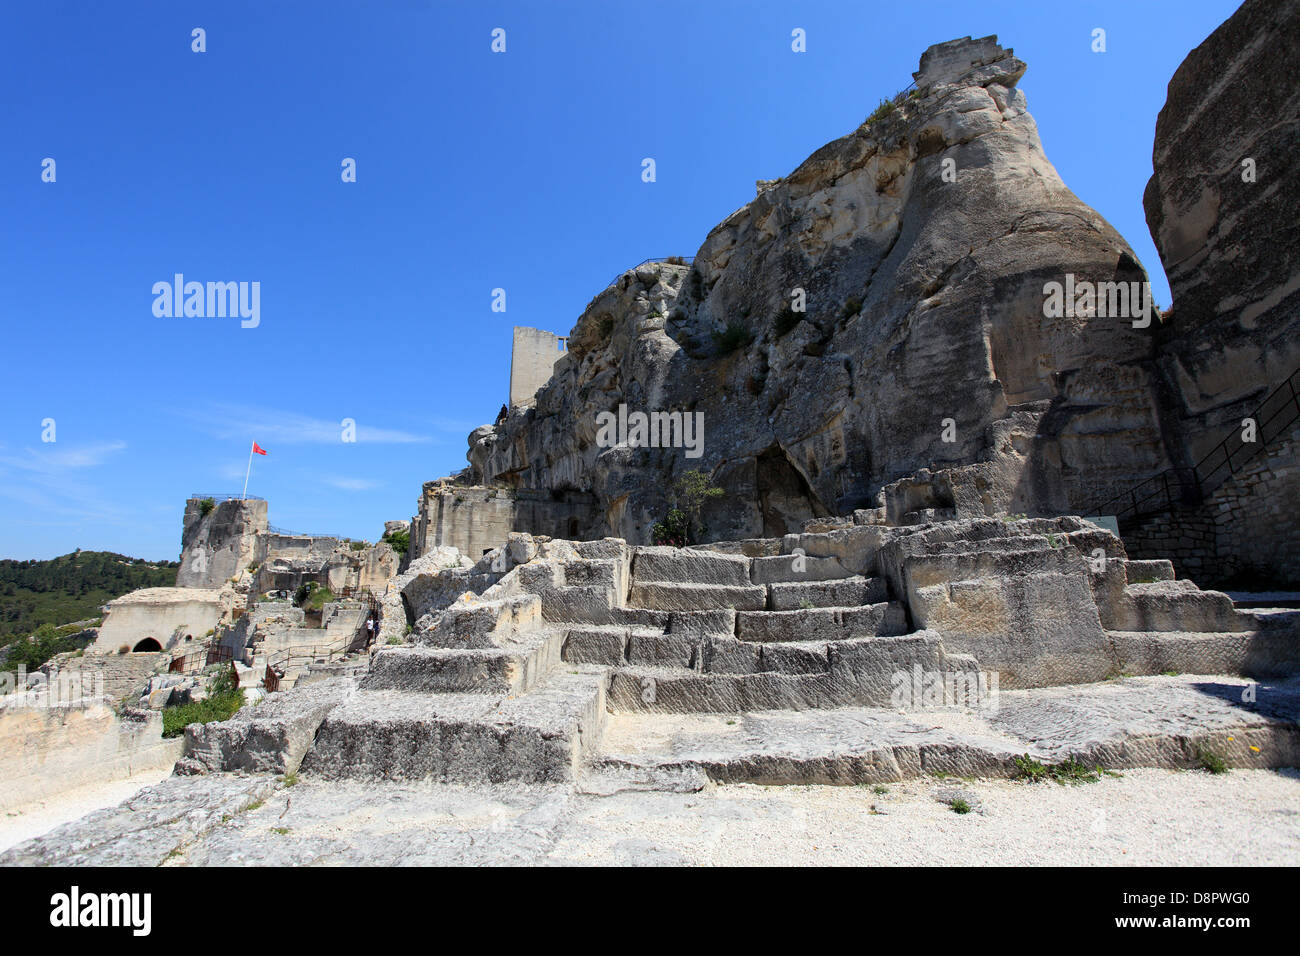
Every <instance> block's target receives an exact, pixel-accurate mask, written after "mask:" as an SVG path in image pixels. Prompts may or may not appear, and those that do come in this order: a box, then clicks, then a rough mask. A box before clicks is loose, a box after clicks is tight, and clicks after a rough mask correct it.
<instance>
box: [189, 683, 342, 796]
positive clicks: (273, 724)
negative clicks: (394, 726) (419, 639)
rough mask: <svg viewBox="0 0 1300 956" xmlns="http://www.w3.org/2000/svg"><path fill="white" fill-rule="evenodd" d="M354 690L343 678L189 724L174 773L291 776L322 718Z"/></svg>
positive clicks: (297, 688) (271, 696)
mask: <svg viewBox="0 0 1300 956" xmlns="http://www.w3.org/2000/svg"><path fill="white" fill-rule="evenodd" d="M355 690H356V683H355V682H354V681H350V680H347V679H345V678H336V679H334V680H326V681H319V682H316V683H313V684H309V685H307V686H304V687H295V688H293V689H292V690H288V691H284V692H283V693H279V694H270V695H268V696H267V697H266V699H265V700H263V701H261V702H259V703H258V704H257V706H255V707H244V708H241V709H240V710H238V711H236V712H235V715H234V716H233V717H231V718H230V719H229V720H226V721H222V722H213V723H208V724H190V726H188V727H186V728H185V751H184V753H183V754H182V756H181V759H180V760H179V761H177V763H176V772H177V773H178V774H194V773H217V772H221V771H246V772H250V773H292V772H293V771H295V770H297V769H298V765H299V764H300V763H301V762H302V758H303V755H304V754H306V752H307V750H308V749H309V748H310V747H311V746H312V742H313V740H314V739H315V737H316V730H317V728H319V727H320V725H321V722H322V721H323V720H324V719H325V716H326V715H327V714H329V713H330V711H332V710H333V709H334V708H335V707H338V706H339V705H340V704H341V703H343V702H344V701H345V700H347V699H348V698H349V697H350V696H351V695H352V694H353V692H354V691H355Z"/></svg>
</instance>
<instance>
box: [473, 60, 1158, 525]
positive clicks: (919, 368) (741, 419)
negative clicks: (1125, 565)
mask: <svg viewBox="0 0 1300 956" xmlns="http://www.w3.org/2000/svg"><path fill="white" fill-rule="evenodd" d="M1025 69H1026V65H1025V64H1024V63H1023V62H1022V61H1020V60H1019V59H1017V58H1016V57H1015V56H1014V55H1013V54H1012V52H1011V51H1010V50H1007V49H1003V48H1002V47H1000V46H999V45H998V44H997V41H996V38H994V37H987V38H984V39H982V40H970V39H969V38H968V39H966V40H959V41H953V42H951V43H945V44H940V45H939V46H936V47H932V48H931V49H930V50H928V51H926V53H925V55H924V56H923V57H922V60H921V69H920V70H919V71H918V73H917V74H915V77H916V81H917V88H916V90H915V91H914V92H912V93H909V94H906V95H902V94H900V96H898V97H896V98H895V99H894V100H893V101H891V103H890V104H889V105H886V106H882V108H881V109H880V110H877V113H876V114H873V116H872V118H871V119H869V120H868V122H866V123H864V124H863V125H862V126H861V127H860V128H859V129H857V130H855V131H854V132H852V133H850V134H849V135H848V136H845V137H844V138H842V139H839V140H836V141H835V142H833V143H830V144H828V145H826V146H824V147H822V148H821V149H819V150H818V151H817V152H815V153H814V154H813V155H812V156H811V157H809V158H808V159H807V160H806V161H805V162H804V163H803V164H802V165H801V166H799V168H798V169H796V170H795V171H794V172H793V173H791V174H790V175H788V176H786V177H785V178H783V179H780V180H776V181H767V182H763V183H761V184H760V190H759V195H758V196H757V197H756V198H755V199H754V200H753V201H752V202H750V203H749V204H748V205H746V206H745V207H744V208H742V209H740V210H738V211H737V212H735V213H733V214H732V215H731V216H729V217H728V218H727V219H726V220H724V221H723V222H722V223H721V224H720V225H719V226H717V227H716V228H715V229H714V230H713V231H712V232H711V233H710V234H709V236H708V238H707V239H706V240H705V241H704V244H703V245H702V246H701V247H700V249H699V252H698V254H697V255H696V257H695V260H694V263H693V265H691V266H687V265H685V264H674V263H672V262H671V261H669V262H664V263H651V264H647V265H642V266H639V267H637V268H636V269H634V270H632V271H630V272H628V273H625V274H624V275H623V276H622V277H621V278H619V279H618V280H616V281H615V283H614V284H613V285H611V286H610V287H609V288H607V289H605V290H604V291H603V292H601V293H600V294H599V295H598V296H597V297H596V298H595V299H594V300H592V302H591V303H590V304H589V305H588V307H587V309H586V311H585V312H584V313H583V314H582V315H581V317H580V318H579V319H578V322H577V324H576V325H575V326H574V328H573V330H572V332H571V334H570V337H569V342H568V345H569V352H568V354H567V355H565V356H564V357H563V358H561V359H560V360H559V361H558V362H557V363H556V365H555V374H554V375H553V377H552V379H551V381H550V382H549V384H548V385H547V386H545V387H544V388H542V389H541V390H539V391H538V393H537V400H536V405H535V407H532V408H527V409H524V408H514V409H511V410H510V411H509V413H508V414H507V416H506V417H505V419H504V420H503V421H499V422H498V424H496V425H494V426H483V427H480V428H478V429H476V430H475V431H474V433H473V434H472V435H471V436H470V451H469V460H470V464H471V467H470V469H469V471H468V473H467V474H465V475H463V476H462V480H468V481H469V482H472V483H478V484H484V485H502V484H504V485H509V486H513V487H515V488H520V489H539V490H549V491H552V492H555V493H562V492H577V493H591V494H594V495H595V498H596V505H595V514H594V516H593V518H594V534H595V535H599V534H602V533H603V534H612V535H617V536H619V537H623V538H625V539H627V540H629V541H634V542H645V541H648V539H649V535H650V528H651V525H652V524H653V522H654V521H655V520H657V519H659V518H660V517H662V515H663V512H664V510H665V508H666V501H665V491H666V489H667V488H668V486H669V485H670V484H671V481H672V479H673V477H674V476H676V475H679V474H681V473H682V472H683V471H685V470H687V469H693V468H700V469H703V470H704V471H706V472H708V473H709V474H710V475H711V476H712V477H713V480H714V482H715V483H716V484H718V485H721V486H722V487H723V488H724V489H725V490H726V491H727V494H726V496H725V497H723V498H721V499H719V500H718V501H717V502H715V503H714V504H713V506H712V508H711V510H706V512H705V518H706V522H707V524H708V526H709V529H710V530H709V537H710V538H713V539H721V538H744V537H750V536H755V535H763V536H768V537H770V536H774V535H780V534H783V533H786V532H789V531H795V530H798V529H799V528H800V527H801V526H802V523H803V522H804V521H806V520H808V519H810V518H815V517H818V516H824V515H830V514H847V513H849V512H851V511H853V510H854V509H857V508H864V507H867V508H870V507H884V508H886V509H887V510H888V511H890V512H891V518H893V519H904V518H905V517H906V515H907V514H908V513H912V514H914V515H916V514H918V513H926V512H930V513H933V512H939V511H945V510H951V511H952V512H954V513H955V514H956V515H958V516H963V517H964V516H971V517H977V516H983V515H986V514H994V513H998V512H1007V511H1010V512H1025V513H1029V514H1035V513H1052V514H1054V513H1061V512H1063V511H1072V512H1075V513H1085V514H1086V513H1090V509H1091V508H1092V507H1093V506H1094V505H1095V504H1098V503H1100V502H1101V501H1103V500H1105V499H1106V498H1108V497H1109V496H1110V495H1113V494H1115V493H1117V492H1118V491H1122V490H1125V489H1127V487H1128V486H1129V485H1130V484H1131V483H1132V482H1133V481H1134V480H1135V477H1141V476H1145V475H1149V474H1152V473H1154V472H1157V471H1160V470H1163V469H1164V468H1167V467H1169V460H1168V457H1167V454H1166V450H1165V448H1164V444H1163V440H1162V438H1161V430H1160V423H1159V421H1158V412H1157V408H1158V402H1157V400H1156V397H1155V389H1154V386H1153V380H1152V375H1151V368H1152V366H1151V361H1152V357H1153V347H1152V328H1155V327H1157V326H1158V325H1159V318H1158V316H1156V315H1152V316H1151V319H1152V321H1151V328H1145V329H1139V328H1134V327H1133V324H1132V322H1131V321H1130V320H1128V319H1120V318H1113V317H1105V316H1101V315H1098V314H1080V315H1077V316H1072V317H1060V318H1047V317H1045V306H1044V300H1045V294H1044V293H1045V290H1044V286H1045V284H1046V283H1048V282H1062V283H1064V282H1066V281H1067V280H1066V276H1067V274H1072V275H1073V276H1074V277H1076V279H1078V280H1080V281H1083V280H1088V281H1093V282H1100V281H1125V282H1142V281H1144V280H1145V278H1146V276H1145V273H1144V272H1143V269H1142V267H1141V266H1140V265H1139V264H1138V262H1137V260H1136V258H1135V256H1134V254H1133V252H1132V251H1131V250H1130V249H1129V247H1128V245H1127V244H1126V243H1125V242H1124V240H1123V239H1122V238H1121V237H1120V236H1119V234H1118V233H1116V231H1115V230H1114V229H1113V228H1111V226H1110V225H1109V224H1108V223H1106V222H1105V220H1104V219H1102V217H1101V216H1100V215H1098V214H1097V213H1096V212H1095V211H1093V210H1092V209H1090V208H1088V207H1087V206H1086V205H1084V204H1083V203H1082V202H1080V201H1079V200H1078V199H1077V198H1076V197H1075V196H1074V195H1073V194H1072V193H1071V192H1070V191H1069V190H1068V189H1067V188H1066V187H1065V185H1064V184H1063V183H1062V182H1061V180H1060V178H1059V176H1058V175H1057V173H1056V171H1055V169H1054V168H1053V167H1052V165H1051V163H1049V162H1048V160H1047V158H1046V157H1045V156H1044V154H1043V150H1042V145H1041V143H1040V141H1039V138H1038V132H1037V128H1036V126H1035V124H1034V121H1033V119H1032V117H1031V116H1030V115H1029V114H1028V112H1027V111H1026V104H1025V97H1024V95H1023V94H1022V93H1021V92H1020V91H1019V90H1018V89H1017V88H1016V84H1017V82H1018V81H1019V79H1020V77H1021V75H1022V74H1023V73H1024V72H1025ZM796 290H802V291H803V296H804V297H805V299H806V302H805V303H799V304H806V311H798V309H797V307H795V305H794V304H795V297H796V296H797V295H798V293H797V292H796ZM1071 311H1073V310H1071ZM1094 311H1095V310H1094ZM1084 312H1085V313H1086V312H1087V309H1085V310H1084ZM620 405H626V406H627V409H628V410H629V411H641V412H645V413H653V412H681V413H702V414H703V421H704V440H703V444H702V448H701V449H700V454H699V456H698V457H688V456H687V451H688V449H684V448H682V447H667V448H665V447H636V446H635V445H634V444H632V443H624V444H614V443H612V442H608V441H605V442H602V441H599V440H598V439H600V438H601V435H600V422H599V421H598V420H597V415H598V414H599V413H602V412H617V411H618V409H619V406H620ZM621 438H622V436H620V439H621ZM607 446H612V447H607ZM923 468H928V469H930V470H929V472H928V473H927V474H925V475H923V476H922V477H921V478H920V479H919V480H915V479H913V477H911V476H914V475H915V473H916V472H918V470H919V469H923ZM900 480H901V481H902V482H903V484H902V485H897V486H893V487H891V488H886V486H889V485H891V483H894V482H898V481H900ZM882 489H884V492H883V496H882ZM519 530H527V529H525V528H520V529H519Z"/></svg>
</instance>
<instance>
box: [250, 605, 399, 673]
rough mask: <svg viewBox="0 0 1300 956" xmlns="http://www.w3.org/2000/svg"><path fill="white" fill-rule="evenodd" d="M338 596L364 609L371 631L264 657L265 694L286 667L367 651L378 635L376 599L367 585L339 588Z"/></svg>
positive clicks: (361, 630) (378, 616)
mask: <svg viewBox="0 0 1300 956" xmlns="http://www.w3.org/2000/svg"><path fill="white" fill-rule="evenodd" d="M340 597H343V598H345V599H347V600H353V601H358V602H359V603H361V604H363V605H365V607H366V608H367V611H368V613H367V620H373V621H374V622H375V628H374V630H373V631H367V630H365V629H364V627H363V628H361V629H360V630H358V631H357V633H356V634H354V635H353V636H352V637H350V638H348V639H346V640H336V641H328V642H326V643H324V644H294V645H290V646H289V647H285V648H282V649H281V650H279V651H277V652H275V653H274V654H271V655H268V656H267V658H266V674H265V676H263V678H262V686H263V688H265V690H266V692H267V693H268V694H271V693H274V692H276V691H278V690H279V689H280V681H281V679H282V678H283V677H284V675H285V672H286V671H288V669H289V668H291V667H293V666H295V665H297V664H303V663H306V664H316V663H320V664H329V663H332V662H334V661H336V660H340V659H342V658H344V657H347V656H348V655H349V654H355V653H358V652H360V651H364V650H367V649H368V648H369V647H370V645H371V644H373V643H374V640H375V637H376V636H377V635H378V634H379V619H380V615H381V609H380V604H379V599H378V598H376V597H375V594H374V592H373V591H371V590H370V589H369V588H367V587H354V588H343V590H342V592H341V594H340Z"/></svg>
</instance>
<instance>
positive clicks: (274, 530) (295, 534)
mask: <svg viewBox="0 0 1300 956" xmlns="http://www.w3.org/2000/svg"><path fill="white" fill-rule="evenodd" d="M266 530H267V531H269V532H271V534H279V535H284V536H286V537H290V538H333V539H334V540H336V541H351V540H352V539H351V538H349V537H347V536H346V535H341V534H318V533H316V532H314V531H290V530H289V529H288V528H278V527H276V526H275V525H273V524H268V525H267V526H266Z"/></svg>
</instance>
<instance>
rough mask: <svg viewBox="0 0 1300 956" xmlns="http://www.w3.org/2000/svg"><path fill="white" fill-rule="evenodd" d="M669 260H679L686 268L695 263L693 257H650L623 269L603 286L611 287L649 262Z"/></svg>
mask: <svg viewBox="0 0 1300 956" xmlns="http://www.w3.org/2000/svg"><path fill="white" fill-rule="evenodd" d="M669 259H681V260H682V262H683V263H685V264H686V265H688V266H689V265H690V264H691V263H693V262H694V261H695V257H694V256H651V257H650V258H649V259H642V260H641V261H640V262H638V263H637V264H636V265H634V266H632V268H630V269H624V270H623V271H622V272H620V273H619V274H618V275H616V276H614V278H612V279H610V280H609V282H607V283H605V285H606V287H609V286H611V285H613V284H614V283H615V282H617V281H618V280H619V279H621V278H623V276H624V275H625V274H626V273H629V272H635V271H636V270H637V269H640V268H641V267H642V266H643V265H645V264H646V263H649V262H667V261H668V260H669Z"/></svg>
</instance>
